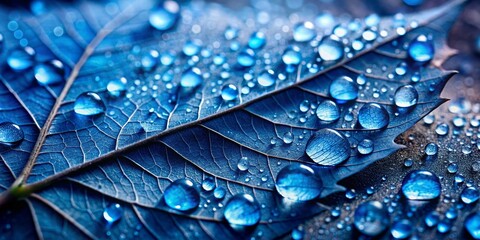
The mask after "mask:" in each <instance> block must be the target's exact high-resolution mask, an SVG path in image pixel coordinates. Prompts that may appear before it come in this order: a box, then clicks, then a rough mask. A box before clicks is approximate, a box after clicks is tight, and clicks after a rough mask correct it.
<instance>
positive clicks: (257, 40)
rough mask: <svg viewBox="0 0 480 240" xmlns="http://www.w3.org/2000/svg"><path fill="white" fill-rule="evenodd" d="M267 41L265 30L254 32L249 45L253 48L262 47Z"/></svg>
mask: <svg viewBox="0 0 480 240" xmlns="http://www.w3.org/2000/svg"><path fill="white" fill-rule="evenodd" d="M266 43H267V38H266V36H265V33H263V32H254V33H253V34H252V35H251V36H250V39H249V40H248V46H249V47H250V48H251V49H254V50H255V49H260V48H262V47H263V46H265V44H266Z"/></svg>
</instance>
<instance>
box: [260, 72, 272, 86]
mask: <svg viewBox="0 0 480 240" xmlns="http://www.w3.org/2000/svg"><path fill="white" fill-rule="evenodd" d="M257 82H258V84H260V85H261V86H263V87H270V86H272V85H273V84H275V76H274V75H273V71H272V70H268V71H263V72H261V73H260V75H258V77H257Z"/></svg>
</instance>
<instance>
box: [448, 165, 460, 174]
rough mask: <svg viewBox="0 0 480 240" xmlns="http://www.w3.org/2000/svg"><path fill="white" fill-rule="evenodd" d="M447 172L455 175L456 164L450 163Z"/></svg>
mask: <svg viewBox="0 0 480 240" xmlns="http://www.w3.org/2000/svg"><path fill="white" fill-rule="evenodd" d="M447 171H448V172H449V173H456V172H457V171H458V165H457V164H456V163H450V164H448V166H447Z"/></svg>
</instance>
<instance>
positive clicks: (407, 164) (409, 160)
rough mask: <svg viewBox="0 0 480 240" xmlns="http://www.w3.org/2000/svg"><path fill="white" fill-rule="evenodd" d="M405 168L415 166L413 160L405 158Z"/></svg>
mask: <svg viewBox="0 0 480 240" xmlns="http://www.w3.org/2000/svg"><path fill="white" fill-rule="evenodd" d="M403 166H405V167H411V166H413V159H411V158H405V160H403Z"/></svg>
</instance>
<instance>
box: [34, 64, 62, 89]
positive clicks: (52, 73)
mask: <svg viewBox="0 0 480 240" xmlns="http://www.w3.org/2000/svg"><path fill="white" fill-rule="evenodd" d="M33 72H34V77H35V79H36V80H37V82H38V83H39V84H40V85H53V84H56V83H60V82H62V81H63V79H64V74H65V69H64V66H63V63H62V62H60V61H58V60H52V61H50V62H44V63H40V64H37V65H36V66H35V68H34V70H33Z"/></svg>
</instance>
